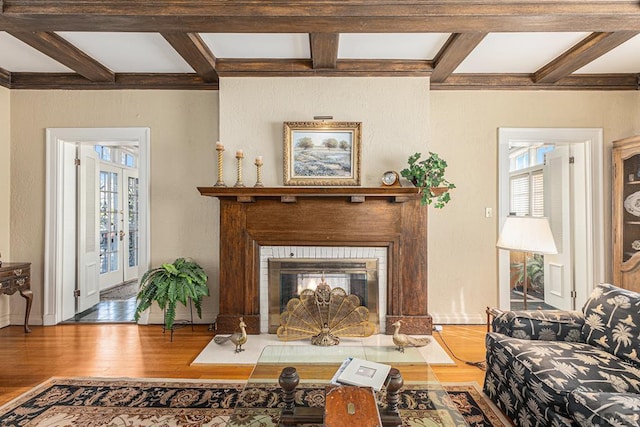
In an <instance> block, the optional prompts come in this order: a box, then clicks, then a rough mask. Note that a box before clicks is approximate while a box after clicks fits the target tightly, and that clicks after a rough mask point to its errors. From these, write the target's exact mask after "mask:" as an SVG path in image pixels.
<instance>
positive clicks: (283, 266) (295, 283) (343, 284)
mask: <svg viewBox="0 0 640 427" xmlns="http://www.w3.org/2000/svg"><path fill="white" fill-rule="evenodd" d="M260 271H261V275H260V330H261V332H269V333H275V332H276V330H277V328H278V326H279V325H280V314H281V313H282V312H283V311H284V309H285V307H286V304H287V302H288V301H289V300H290V299H291V298H294V297H297V296H298V295H299V294H300V292H302V290H303V289H315V287H316V285H317V284H318V283H320V282H321V281H322V280H323V279H324V281H325V282H326V283H327V284H328V285H329V286H330V287H331V288H334V287H340V288H342V289H344V290H345V291H346V292H347V293H349V294H355V295H357V296H358V297H359V298H360V304H361V305H363V306H365V307H367V308H368V309H369V321H370V322H371V323H372V324H374V325H376V332H384V330H385V324H384V319H385V315H386V301H387V297H386V291H387V248H385V247H338V246H332V247H314V246H311V247H309V246H262V247H261V248H260Z"/></svg>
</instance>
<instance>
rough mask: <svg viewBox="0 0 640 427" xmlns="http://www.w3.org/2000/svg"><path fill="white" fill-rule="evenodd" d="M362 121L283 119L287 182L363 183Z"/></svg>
mask: <svg viewBox="0 0 640 427" xmlns="http://www.w3.org/2000/svg"><path fill="white" fill-rule="evenodd" d="M361 144H362V123H361V122H284V185H310V186H325V185H360V161H361V153H362V151H361Z"/></svg>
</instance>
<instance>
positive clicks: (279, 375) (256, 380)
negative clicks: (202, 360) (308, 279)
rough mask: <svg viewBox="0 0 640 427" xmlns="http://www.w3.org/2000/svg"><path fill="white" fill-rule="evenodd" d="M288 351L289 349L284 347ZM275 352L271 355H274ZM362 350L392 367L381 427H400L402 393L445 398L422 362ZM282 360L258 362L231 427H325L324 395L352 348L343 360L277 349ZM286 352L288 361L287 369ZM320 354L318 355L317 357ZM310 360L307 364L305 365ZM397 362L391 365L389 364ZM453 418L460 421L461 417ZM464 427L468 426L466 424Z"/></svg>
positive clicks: (266, 357)
mask: <svg viewBox="0 0 640 427" xmlns="http://www.w3.org/2000/svg"><path fill="white" fill-rule="evenodd" d="M285 347H286V346H285ZM272 350H273V349H272ZM361 350H362V349H361V348H353V353H354V355H355V357H362V355H363V354H365V357H366V359H367V360H371V361H374V362H379V363H386V364H389V365H391V366H392V370H391V372H390V374H389V375H390V378H389V380H390V381H389V382H388V384H387V387H386V395H387V405H386V408H384V409H380V418H381V420H382V424H383V425H385V426H387V425H399V424H400V416H401V413H402V412H401V410H399V409H398V404H399V398H400V395H401V392H402V390H403V383H404V387H411V386H413V385H420V387H421V388H424V389H428V390H429V393H432V392H434V393H439V394H440V395H441V396H442V395H446V392H445V391H444V389H443V387H442V385H441V384H440V382H439V381H438V379H437V378H436V376H435V374H434V372H433V370H432V369H431V367H430V366H429V365H428V364H426V363H425V362H424V360H423V361H422V362H420V361H418V360H417V359H416V358H415V357H413V356H412V355H411V354H409V355H407V357H406V359H402V357H403V356H402V355H401V354H400V353H398V355H396V354H394V353H392V352H395V350H394V349H393V348H389V349H388V351H387V349H384V348H383V349H376V350H375V351H368V352H365V353H362V351H361ZM278 351H280V352H281V354H280V356H279V357H274V356H273V351H269V350H267V348H265V350H264V351H263V354H262V355H261V356H260V358H259V359H258V363H257V364H256V366H255V368H254V370H253V372H252V374H251V376H250V378H249V379H248V381H247V384H246V385H245V388H244V390H243V392H242V394H241V395H240V399H239V401H238V402H237V403H236V406H235V409H234V411H233V413H232V414H231V416H230V420H229V424H228V425H230V426H247V425H261V426H271V425H273V426H275V425H278V423H277V421H278V420H279V421H280V423H281V424H280V425H297V424H303V423H306V424H319V425H322V423H323V415H324V405H323V404H324V401H325V393H326V392H327V390H328V389H329V388H330V387H336V386H332V385H330V381H331V378H332V377H333V375H334V374H335V372H336V370H337V369H338V368H339V367H340V365H341V362H342V360H344V358H346V357H347V356H351V353H352V351H351V350H350V349H349V347H343V346H337V347H336V348H335V352H336V353H338V354H340V355H341V356H336V357H326V351H327V350H321V351H319V350H318V348H317V347H315V348H314V347H313V346H309V349H308V351H309V354H308V355H305V354H300V353H301V352H304V351H305V350H304V349H302V348H300V347H296V348H293V347H292V348H291V349H290V350H286V349H285V350H283V349H278ZM287 351H291V352H292V353H291V354H290V355H289V356H291V357H290V360H292V361H294V363H287V361H286V359H287V358H288V355H287ZM318 354H319V355H318ZM302 360H306V362H304V363H303V362H301V361H302ZM390 360H393V361H390ZM436 400H437V401H434V402H433V403H434V405H435V406H437V409H438V410H443V411H450V409H451V408H449V407H445V406H444V405H442V407H439V405H441V402H440V400H438V399H436ZM455 412H456V414H454V415H453V416H458V417H459V414H457V411H455ZM463 422H464V421H463Z"/></svg>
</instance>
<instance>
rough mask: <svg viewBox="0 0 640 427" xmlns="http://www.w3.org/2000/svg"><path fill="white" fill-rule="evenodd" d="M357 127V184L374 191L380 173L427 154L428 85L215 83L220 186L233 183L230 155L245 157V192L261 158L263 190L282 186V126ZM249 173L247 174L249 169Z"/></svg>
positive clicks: (383, 81) (389, 81)
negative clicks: (318, 121) (320, 120)
mask: <svg viewBox="0 0 640 427" xmlns="http://www.w3.org/2000/svg"><path fill="white" fill-rule="evenodd" d="M314 116H333V120H334V121H340V122H347V121H355V122H362V185H363V186H379V185H380V177H381V176H382V173H383V172H384V171H386V170H389V169H396V170H400V169H402V167H404V165H405V164H406V161H407V158H408V157H409V155H411V154H413V153H414V152H416V151H422V152H426V151H427V145H428V139H429V79H427V78H415V77H403V78H392V77H370V78H362V77H358V78H355V77H353V78H349V77H340V78H338V77H331V78H327V77H299V78H294V77H275V78H249V77H237V78H222V79H220V141H221V142H223V143H224V145H225V148H226V150H227V151H226V152H225V170H224V172H225V182H226V183H227V185H229V184H231V185H233V183H235V181H236V176H235V164H234V163H233V161H234V156H235V152H236V150H237V149H243V150H244V151H245V156H246V157H245V160H244V170H246V171H247V172H246V174H245V175H244V179H243V180H244V183H245V185H253V184H254V183H255V174H256V172H255V166H253V162H254V159H255V157H256V156H258V155H261V156H263V158H264V167H263V168H262V173H263V175H262V181H263V183H264V185H265V186H281V185H283V182H284V179H283V132H282V123H283V122H285V121H313V117H314ZM250 166H251V167H250Z"/></svg>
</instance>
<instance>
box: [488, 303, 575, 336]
mask: <svg viewBox="0 0 640 427" xmlns="http://www.w3.org/2000/svg"><path fill="white" fill-rule="evenodd" d="M583 323H584V316H583V314H582V312H580V311H564V310H520V311H505V312H504V313H500V314H499V315H497V316H496V317H495V319H493V322H492V326H493V331H494V332H499V333H501V334H505V335H508V336H510V337H513V338H522V339H526V340H546V341H571V342H578V341H581V339H582V338H581V333H582V326H583Z"/></svg>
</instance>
